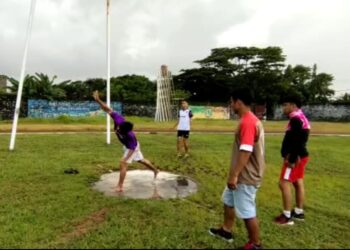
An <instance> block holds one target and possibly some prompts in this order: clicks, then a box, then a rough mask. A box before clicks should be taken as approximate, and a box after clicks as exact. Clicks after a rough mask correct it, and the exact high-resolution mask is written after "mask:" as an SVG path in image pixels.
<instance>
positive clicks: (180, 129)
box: [174, 100, 193, 157]
mask: <svg viewBox="0 0 350 250" xmlns="http://www.w3.org/2000/svg"><path fill="white" fill-rule="evenodd" d="M192 117H193V114H192V111H191V110H190V109H189V108H188V102H187V101H185V100H183V101H181V109H180V110H179V113H178V121H177V123H176V125H175V127H174V128H177V156H178V157H181V156H182V154H181V151H182V147H183V148H184V149H185V157H188V156H189V155H188V148H189V143H188V139H189V137H190V130H191V119H192Z"/></svg>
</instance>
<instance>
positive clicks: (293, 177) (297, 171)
mask: <svg viewBox="0 0 350 250" xmlns="http://www.w3.org/2000/svg"><path fill="white" fill-rule="evenodd" d="M308 161H309V157H304V158H301V159H300V161H298V162H296V164H295V167H294V168H288V167H287V166H288V165H287V163H286V162H285V163H284V164H283V167H282V172H281V176H280V179H281V180H286V181H290V182H296V181H297V180H299V179H304V172H305V166H306V164H307V162H308Z"/></svg>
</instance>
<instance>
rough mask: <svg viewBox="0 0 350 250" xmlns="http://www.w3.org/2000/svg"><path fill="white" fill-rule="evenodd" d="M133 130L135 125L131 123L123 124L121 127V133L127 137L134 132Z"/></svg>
mask: <svg viewBox="0 0 350 250" xmlns="http://www.w3.org/2000/svg"><path fill="white" fill-rule="evenodd" d="M133 128H134V124H132V123H131V122H123V123H121V124H120V125H119V132H120V133H121V134H124V135H125V134H127V133H129V132H130V131H132V129H133Z"/></svg>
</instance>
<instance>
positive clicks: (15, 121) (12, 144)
mask: <svg viewBox="0 0 350 250" xmlns="http://www.w3.org/2000/svg"><path fill="white" fill-rule="evenodd" d="M35 5H36V0H32V1H31V5H30V13H29V22H28V28H27V38H26V44H25V48H24V55H23V61H22V69H21V76H20V81H19V85H18V90H17V99H16V108H15V113H14V117H13V124H12V133H11V141H10V150H11V151H12V150H14V149H15V141H16V133H17V124H18V117H19V113H20V108H21V99H22V91H23V84H24V78H25V71H26V64H27V54H28V48H29V41H30V36H31V33H32V26H33V19H34V12H35Z"/></svg>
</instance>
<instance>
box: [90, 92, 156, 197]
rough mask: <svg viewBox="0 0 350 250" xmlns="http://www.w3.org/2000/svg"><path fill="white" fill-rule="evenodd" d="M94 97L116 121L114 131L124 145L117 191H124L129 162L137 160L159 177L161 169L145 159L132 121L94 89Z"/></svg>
mask: <svg viewBox="0 0 350 250" xmlns="http://www.w3.org/2000/svg"><path fill="white" fill-rule="evenodd" d="M93 97H94V99H95V101H96V102H97V103H98V104H99V105H100V106H101V108H102V109H103V110H104V111H105V112H106V113H108V114H109V115H110V116H111V117H112V119H113V121H114V131H115V133H116V135H117V137H118V139H119V141H120V142H121V143H122V144H123V145H124V155H123V157H122V159H121V160H120V175H119V183H118V186H117V189H116V191H117V192H123V183H124V180H125V176H126V172H127V169H128V164H131V163H132V162H133V161H137V162H139V163H141V164H143V165H144V166H146V167H147V168H149V169H150V170H152V171H153V172H154V178H156V177H157V174H158V172H159V170H158V169H157V168H156V167H155V166H153V165H152V163H151V162H150V161H149V160H147V159H145V158H144V157H143V155H142V152H141V149H140V143H139V142H138V141H137V139H136V136H135V134H134V132H133V131H132V129H133V124H132V123H131V122H128V121H125V118H124V117H123V116H122V115H120V114H119V113H118V112H115V111H113V110H112V109H111V108H110V107H108V106H107V105H106V104H105V103H104V102H102V101H101V99H100V96H99V93H98V91H94V93H93Z"/></svg>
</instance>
